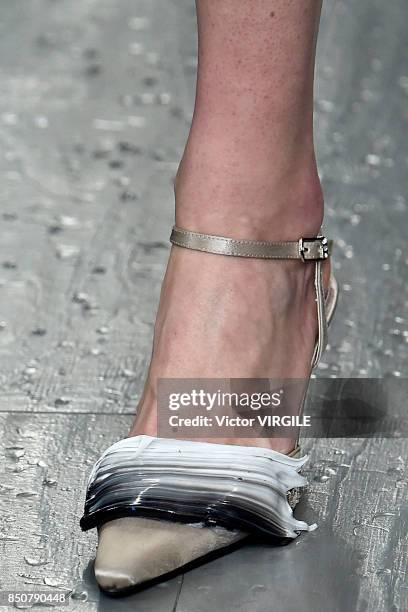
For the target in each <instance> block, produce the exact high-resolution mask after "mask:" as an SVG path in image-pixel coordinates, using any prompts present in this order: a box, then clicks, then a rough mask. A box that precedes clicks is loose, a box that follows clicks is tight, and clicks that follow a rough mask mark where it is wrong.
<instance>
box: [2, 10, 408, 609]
mask: <svg viewBox="0 0 408 612" xmlns="http://www.w3.org/2000/svg"><path fill="white" fill-rule="evenodd" d="M0 6H1V13H0V58H1V59H0V70H1V79H0V92H1V95H0V143H1V154H0V176H1V184H2V189H1V207H0V221H1V240H0V384H1V394H0V430H1V445H0V460H1V472H2V473H1V477H0V558H1V569H0V581H1V582H0V587H1V588H2V589H8V588H13V589H14V588H21V589H23V588H24V589H44V590H50V591H52V590H53V589H55V588H56V587H58V588H61V589H63V590H65V591H66V592H67V593H69V592H70V591H72V590H73V591H74V593H73V597H74V599H73V601H72V603H71V604H70V608H69V609H70V610H81V611H84V612H85V611H88V610H98V611H100V612H102V611H104V610H115V611H116V610H118V611H120V610H123V611H124V610H144V612H148V611H149V610H154V611H155V612H162V611H163V612H165V611H166V612H167V611H168V612H170V611H173V610H177V611H178V612H192V611H194V612H204V611H205V612H207V611H209V610H211V611H212V610H241V611H244V612H250V611H251V612H252V611H258V610H259V611H261V610H262V611H264V610H273V611H274V612H292V611H293V612H294V611H296V612H298V611H299V610H302V611H303V612H308V611H312V610H313V611H314V610H316V609H321V610H325V611H327V612H334V611H342V612H343V611H354V610H355V611H357V610H358V611H359V612H363V611H365V610H367V611H370V612H371V611H392V612H398V611H400V612H402V611H403V610H407V609H408V586H407V582H406V580H405V579H406V559H407V525H408V507H407V487H406V485H407V480H406V478H407V476H406V459H407V446H408V445H407V440H406V439H401V440H395V439H394V440H390V439H388V440H386V439H383V440H381V439H365V440H362V439H351V440H350V439H349V440H344V439H334V440H319V441H316V442H314V443H312V442H306V449H308V450H310V452H311V459H310V462H309V464H308V468H307V475H308V478H309V480H310V483H311V484H310V488H309V490H308V493H307V495H306V497H305V499H304V500H303V501H302V502H301V505H300V506H299V508H298V511H297V513H298V516H300V517H306V518H307V519H309V520H311V521H316V522H317V523H318V524H319V529H318V530H317V531H315V532H313V533H310V534H308V535H303V536H301V537H300V538H299V539H298V540H297V541H296V542H295V543H293V544H292V545H290V546H287V547H284V548H274V547H271V546H264V547H262V546H248V547H246V548H244V549H242V550H239V551H237V552H235V553H233V554H231V555H229V556H226V557H224V558H222V559H220V560H218V561H215V562H213V563H211V564H209V565H207V566H205V567H204V568H202V569H198V570H195V571H193V572H190V573H188V574H186V575H185V576H184V577H180V578H177V579H174V580H172V581H170V582H168V583H165V584H163V585H161V586H158V587H155V588H152V589H150V590H149V591H146V592H143V593H141V594H139V595H135V596H132V597H130V598H128V599H126V600H121V601H117V602H115V601H112V600H110V599H108V598H106V597H105V596H102V595H100V594H99V592H98V589H97V587H96V585H95V582H94V579H93V577H92V559H93V554H94V549H95V541H96V540H95V534H94V533H86V534H84V533H81V531H80V529H79V526H78V520H79V517H80V515H81V511H82V504H83V492H84V488H85V482H86V477H87V474H88V473H89V469H90V466H91V464H92V463H93V461H94V460H95V459H96V458H97V457H98V455H99V454H100V452H101V451H102V450H103V449H104V448H105V447H106V446H108V445H109V444H110V443H111V442H113V441H114V440H117V439H119V438H120V437H122V436H123V435H124V433H125V432H126V430H127V427H128V425H129V423H130V421H131V415H132V413H133V410H134V407H135V405H136V403H137V399H138V397H139V394H140V392H141V389H142V383H143V376H144V372H145V369H146V366H147V360H148V357H149V351H150V341H151V334H152V324H153V320H154V314H155V307H156V300H157V297H158V292H159V287H160V280H161V277H162V274H163V269H164V264H165V261H166V257H167V252H168V243H167V238H168V234H169V228H170V226H171V224H172V217H173V195H172V180H173V176H174V173H175V170H176V168H177V163H178V160H179V157H180V154H181V152H182V148H183V144H184V141H185V137H186V134H187V131H188V126H189V121H190V119H191V112H192V104H193V95H194V80H195V68H196V50H195V45H196V31H195V13H194V6H193V2H192V0H166V1H164V0H161V1H159V0H119V1H117V0H116V1H115V0H81V1H79V0H74V1H73V0H30V1H29V0H20V1H19V2H9V1H6V0H2V1H1V2H0ZM407 17H408V8H407V5H406V0H394V1H393V2H384V1H383V0H359V1H358V2H353V1H352V0H347V1H337V2H335V1H334V0H327V1H326V4H325V8H324V13H323V17H322V27H321V35H320V41H319V58H318V68H317V89H316V139H317V148H318V156H319V166H320V170H321V174H322V178H323V181H324V187H325V194H326V201H327V213H326V218H327V227H328V232H327V233H328V234H330V235H333V236H334V237H335V238H336V241H337V245H336V256H335V267H336V273H337V277H338V279H339V281H340V285H341V289H342V293H341V298H340V303H339V308H338V311H337V316H336V319H335V322H334V324H333V328H332V336H331V342H330V347H329V350H328V352H327V353H326V354H325V357H324V360H323V363H322V364H321V366H320V370H319V372H320V373H321V374H322V375H324V376H332V375H337V376H358V377H365V376H371V377H378V376H384V377H389V378H391V379H392V378H393V377H404V376H406V374H407V372H406V357H407V353H408V344H407V342H408V321H407V312H406V311H407V308H406V307H407V301H408V290H407V282H406V281H407V278H408V267H407V266H408V259H407V250H406V246H407V217H406V214H407V202H406V193H407V174H408V172H407V171H408V168H407V161H408V158H407V155H408V153H407V147H406V135H407V120H408V110H407V109H408V62H407V56H406V20H407ZM221 578H222V579H221ZM82 600H86V601H82Z"/></svg>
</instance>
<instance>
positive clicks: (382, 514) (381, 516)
mask: <svg viewBox="0 0 408 612" xmlns="http://www.w3.org/2000/svg"><path fill="white" fill-rule="evenodd" d="M387 516H396V513H395V512H377V513H376V514H373V517H372V520H373V521H374V519H376V518H383V517H387Z"/></svg>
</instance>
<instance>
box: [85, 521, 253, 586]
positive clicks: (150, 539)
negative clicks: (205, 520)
mask: <svg viewBox="0 0 408 612" xmlns="http://www.w3.org/2000/svg"><path fill="white" fill-rule="evenodd" d="M243 537H245V534H243V533H241V532H232V531H228V530H226V529H223V528H221V527H199V526H192V525H185V524H181V523H173V522H170V521H157V520H151V519H143V518H135V517H126V518H120V519H116V520H113V521H109V522H108V523H105V524H104V525H102V527H101V528H100V529H99V542H98V550H97V555H96V559H95V577H96V579H97V581H98V584H99V586H100V587H101V588H102V589H103V590H106V591H120V590H122V589H127V588H129V587H134V586H137V585H139V584H142V583H143V582H146V581H149V580H153V579H155V578H158V577H159V576H161V575H163V574H167V573H169V572H173V571H175V570H177V569H178V568H180V567H182V566H184V565H186V564H187V563H190V562H192V561H195V560H196V559H199V558H200V557H202V556H204V555H207V554H209V553H211V552H213V551H215V550H218V549H220V548H224V547H225V546H229V545H231V544H234V543H235V542H237V541H238V540H240V539H242V538H243Z"/></svg>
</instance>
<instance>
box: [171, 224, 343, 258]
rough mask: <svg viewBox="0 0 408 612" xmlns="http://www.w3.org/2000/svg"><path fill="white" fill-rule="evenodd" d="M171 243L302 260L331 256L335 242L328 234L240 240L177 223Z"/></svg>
mask: <svg viewBox="0 0 408 612" xmlns="http://www.w3.org/2000/svg"><path fill="white" fill-rule="evenodd" d="M170 242H171V243H172V244H175V245H177V246H180V247H184V248H186V249H193V250H195V251H204V252H206V253H215V254H217V255H231V256H234V257H252V258H255V259H300V260H301V261H303V262H308V261H324V260H325V259H327V258H328V257H330V254H331V250H332V241H331V240H328V239H327V238H325V236H316V238H300V239H299V240H294V241H287V242H270V241H266V240H239V239H236V238H225V237H223V236H212V235H209V234H200V233H198V232H190V231H188V230H184V229H181V228H179V227H176V226H174V227H173V230H172V232H171V236H170Z"/></svg>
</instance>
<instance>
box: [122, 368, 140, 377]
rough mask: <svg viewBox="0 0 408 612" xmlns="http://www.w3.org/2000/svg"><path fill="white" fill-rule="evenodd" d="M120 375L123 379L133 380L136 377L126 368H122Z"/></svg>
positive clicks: (134, 373)
mask: <svg viewBox="0 0 408 612" xmlns="http://www.w3.org/2000/svg"><path fill="white" fill-rule="evenodd" d="M120 374H121V376H123V377H124V378H134V377H135V376H136V372H134V371H133V370H129V369H128V368H123V370H121V372H120Z"/></svg>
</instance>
